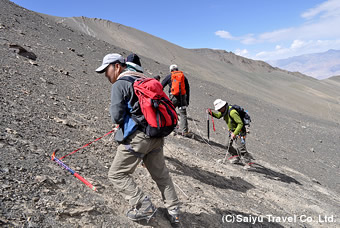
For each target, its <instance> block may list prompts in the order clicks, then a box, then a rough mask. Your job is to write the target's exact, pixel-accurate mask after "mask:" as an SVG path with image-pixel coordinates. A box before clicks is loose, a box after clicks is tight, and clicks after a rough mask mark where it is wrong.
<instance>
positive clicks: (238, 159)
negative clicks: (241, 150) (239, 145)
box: [228, 155, 240, 164]
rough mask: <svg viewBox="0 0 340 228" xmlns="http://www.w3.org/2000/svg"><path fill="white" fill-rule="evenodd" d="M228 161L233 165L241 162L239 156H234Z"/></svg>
mask: <svg viewBox="0 0 340 228" xmlns="http://www.w3.org/2000/svg"><path fill="white" fill-rule="evenodd" d="M228 160H229V162H230V163H231V164H237V163H239V162H240V157H239V156H238V155H234V156H232V157H230V158H228Z"/></svg>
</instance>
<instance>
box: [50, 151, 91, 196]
mask: <svg viewBox="0 0 340 228" xmlns="http://www.w3.org/2000/svg"><path fill="white" fill-rule="evenodd" d="M58 150H59V149H57V150H55V151H54V152H53V154H52V156H51V160H52V161H55V162H56V163H58V165H60V166H61V167H63V168H64V169H66V170H67V171H69V172H70V173H72V175H73V176H75V177H76V178H78V179H79V180H80V181H81V182H83V183H84V184H86V185H87V186H88V187H89V188H91V189H92V190H93V191H97V188H96V187H94V186H93V185H92V184H91V183H90V182H88V181H87V180H86V179H85V178H84V177H82V176H80V175H79V174H78V173H76V172H75V171H73V170H72V169H71V168H70V167H68V166H67V165H65V163H63V162H62V161H61V160H59V159H58V158H56V156H55V154H56V152H57V151H58Z"/></svg>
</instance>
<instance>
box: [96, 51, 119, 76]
mask: <svg viewBox="0 0 340 228" xmlns="http://www.w3.org/2000/svg"><path fill="white" fill-rule="evenodd" d="M114 62H121V63H125V59H124V58H123V56H121V55H120V54H117V53H113V54H107V55H105V57H104V58H103V63H102V65H101V66H100V67H98V68H97V69H96V72H97V73H100V74H101V73H104V72H105V70H106V67H108V66H109V65H110V64H111V63H114Z"/></svg>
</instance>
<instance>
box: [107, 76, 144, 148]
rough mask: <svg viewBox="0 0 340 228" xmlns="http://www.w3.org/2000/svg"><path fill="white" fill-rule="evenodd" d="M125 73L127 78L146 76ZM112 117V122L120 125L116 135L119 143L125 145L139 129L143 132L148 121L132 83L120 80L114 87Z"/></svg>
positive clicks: (111, 107)
mask: <svg viewBox="0 0 340 228" xmlns="http://www.w3.org/2000/svg"><path fill="white" fill-rule="evenodd" d="M123 73H124V74H125V75H126V76H133V77H138V76H144V75H143V74H140V73H137V72H132V71H127V70H125V71H124V72H123ZM121 75H122V74H121ZM144 77H145V76H144ZM110 115H111V119H112V122H113V123H114V124H119V128H118V131H117V132H116V135H115V140H116V141H117V142H119V143H123V142H124V139H126V137H128V136H129V135H131V134H132V133H133V132H135V131H136V130H137V129H139V130H142V131H143V127H144V126H145V123H146V120H145V118H144V115H143V113H142V111H141V109H140V106H139V102H138V97H137V96H136V95H135V93H134V90H133V84H132V83H131V82H129V81H126V80H122V79H119V78H118V80H117V81H116V82H115V83H114V84H113V85H112V88H111V106H110Z"/></svg>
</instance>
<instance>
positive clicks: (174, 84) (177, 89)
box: [171, 71, 186, 96]
mask: <svg viewBox="0 0 340 228" xmlns="http://www.w3.org/2000/svg"><path fill="white" fill-rule="evenodd" d="M185 93H186V91H185V77H184V74H183V72H182V71H172V72H171V94H172V95H174V96H178V95H184V94H185Z"/></svg>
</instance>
